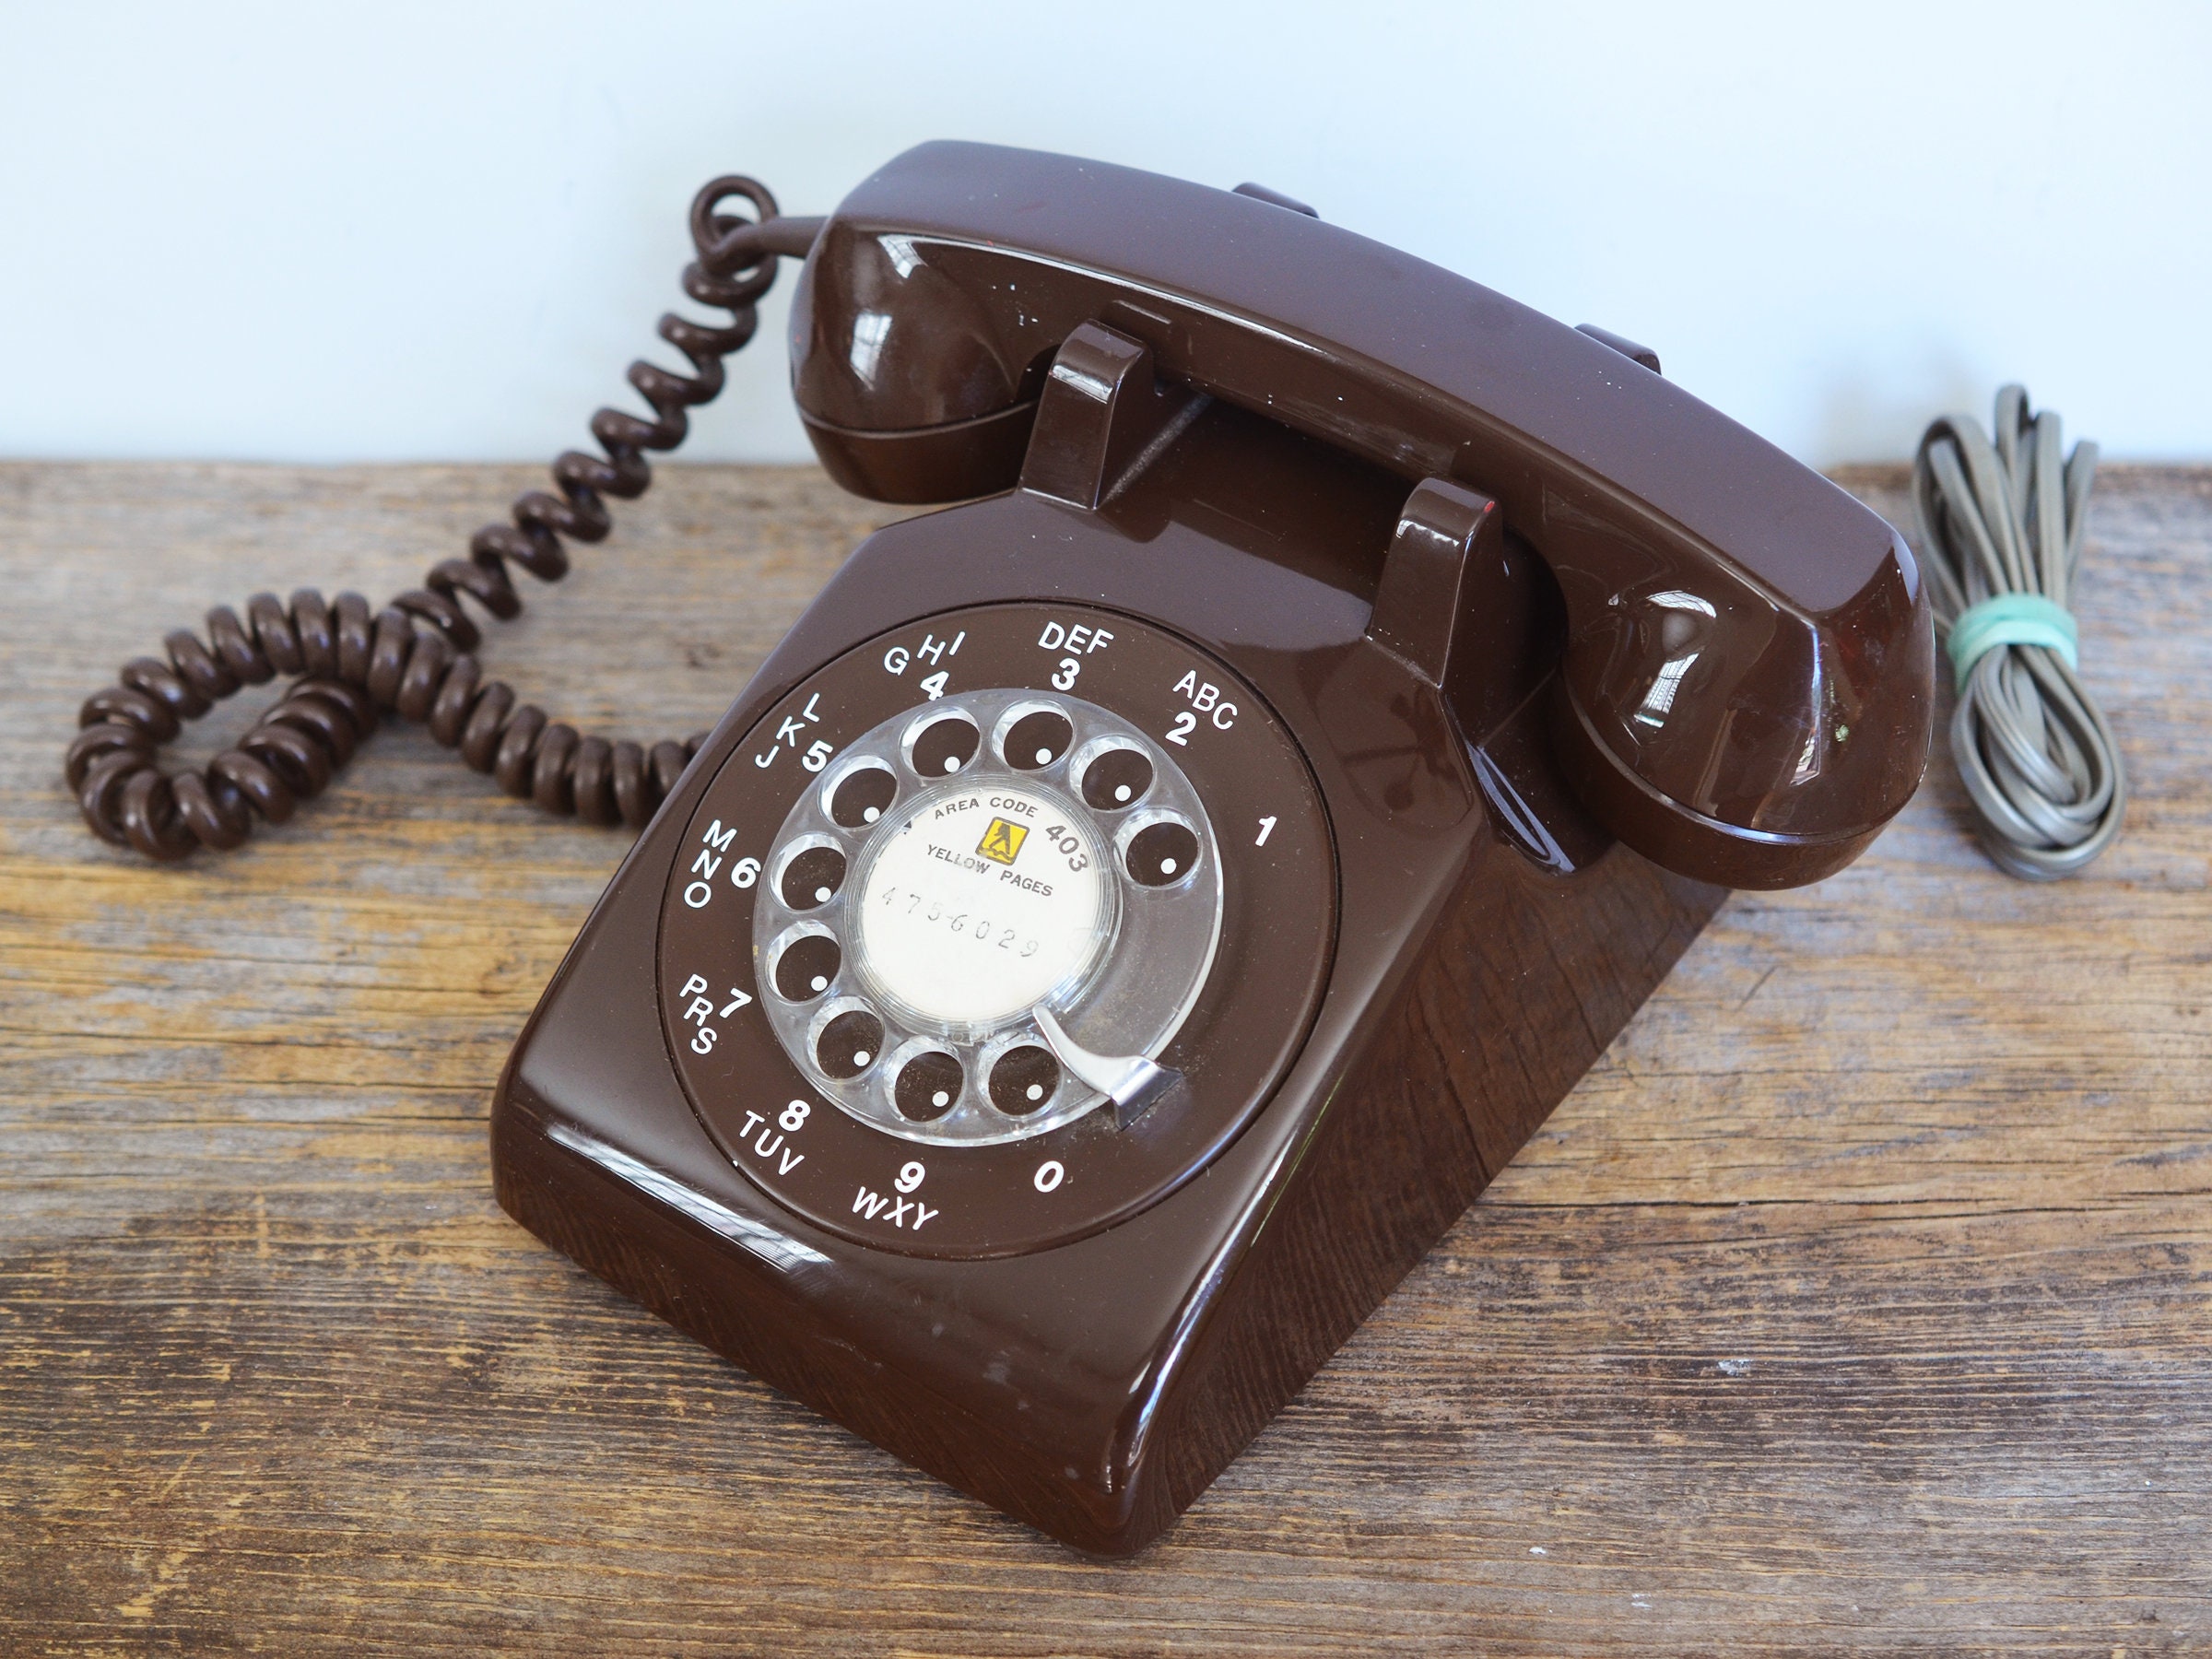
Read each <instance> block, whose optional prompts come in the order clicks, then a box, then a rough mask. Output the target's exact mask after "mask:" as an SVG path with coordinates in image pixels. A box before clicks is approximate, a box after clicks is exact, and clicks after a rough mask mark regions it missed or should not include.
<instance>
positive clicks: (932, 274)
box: [792, 144, 1934, 888]
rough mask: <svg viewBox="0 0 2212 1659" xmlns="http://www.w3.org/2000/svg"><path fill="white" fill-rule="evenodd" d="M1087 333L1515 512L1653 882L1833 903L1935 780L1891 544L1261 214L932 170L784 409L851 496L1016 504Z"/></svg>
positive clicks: (1730, 430)
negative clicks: (1057, 377)
mask: <svg viewBox="0 0 2212 1659" xmlns="http://www.w3.org/2000/svg"><path fill="white" fill-rule="evenodd" d="M1091 321H1104V322H1107V323H1109V324H1111V325H1112V327H1114V328H1115V329H1117V330H1120V331H1122V332H1124V333H1126V334H1129V335H1135V336H1137V337H1140V338H1142V339H1143V341H1144V343H1145V344H1146V345H1147V347H1149V348H1150V349H1151V351H1152V353H1153V357H1154V361H1155V364H1156V367H1157V371H1158V372H1159V374H1160V376H1161V377H1162V378H1163V379H1165V380H1168V381H1171V382H1180V383H1181V384H1183V385H1186V386H1189V387H1192V388H1194V389H1196V390H1198V391H1201V392H1204V393H1206V394H1211V395H1213V396H1215V397H1218V398H1220V399H1222V400H1224V401H1226V402H1228V403H1231V404H1235V405H1238V406H1241V407H1243V408H1246V409H1249V410H1252V411H1253V412H1255V413H1258V414H1261V415H1264V416H1266V417H1268V418H1272V419H1275V420H1277V421H1279V422H1281V423H1283V424H1284V425H1286V426H1288V427H1290V428H1292V429H1297V430H1299V431H1302V432H1305V433H1307V434H1309V435H1311V436H1312V437H1315V438H1318V439H1321V440H1323V441H1326V442H1329V443H1332V444H1335V445H1336V446H1338V447H1340V448H1342V449H1345V450H1347V451H1349V452H1351V453H1354V454H1357V455H1359V456H1361V457H1363V458H1365V459H1368V460H1370V461H1372V462H1374V463H1377V464H1379V465H1382V466H1385V467H1387V468H1389V469H1391V470H1393V471H1395V472H1397V473H1398V474H1400V475H1401V476H1402V477H1406V479H1407V480H1408V482H1409V484H1412V483H1418V482H1419V481H1420V480H1422V479H1424V478H1438V479H1443V480H1451V481H1455V482H1457V483H1459V484H1462V485H1465V486H1466V487H1468V488H1473V489H1476V490H1478V491H1480V492H1482V493H1483V494H1485V495H1488V496H1489V497H1492V498H1494V499H1495V500H1497V501H1498V502H1499V503H1500V506H1501V507H1502V509H1503V511H1504V514H1505V522H1506V525H1507V527H1508V528H1509V529H1511V530H1512V532H1513V533H1514V534H1516V535H1519V536H1520V537H1522V538H1523V539H1524V540H1525V541H1526V542H1527V543H1529V544H1530V545H1532V546H1533V547H1535V550H1536V551H1537V553H1538V554H1539V555H1541V556H1542V557H1543V558H1544V559H1546V560H1547V563H1548V564H1549V565H1550V567H1551V570H1552V571H1553V574H1554V575H1555V576H1556V578H1557V579H1558V582H1559V590H1560V593H1561V594H1562V596H1563V598H1564V600H1565V605H1566V610H1567V640H1566V649H1565V655H1564V658H1563V661H1562V664H1561V675H1560V687H1561V694H1560V697H1559V708H1558V711H1557V719H1556V720H1555V723H1554V728H1555V733H1556V737H1557V745H1558V749H1559V758H1560V759H1561V762H1562V764H1563V765H1564V767H1565V769H1566V771H1567V772H1568V775H1569V776H1570V778H1571V780H1572V781H1573V782H1574V784H1575V786H1576V789H1577V791H1578V793H1579V794H1581V795H1582V796H1583V800H1584V801H1585V803H1586V804H1587V805H1588V806H1590V807H1591V808H1592V810H1593V811H1594V813H1596V815H1597V816H1598V817H1599V818H1601V819H1602V820H1603V821H1604V822H1605V823H1606V826H1607V827H1608V828H1609V829H1611V830H1613V832H1614V833H1615V834H1617V835H1618V836H1619V837H1620V838H1621V839H1622V840H1623V841H1627V842H1628V843H1629V844H1630V845H1631V846H1633V847H1635V848H1636V849H1637V850H1638V851H1639V852H1641V853H1644V854H1646V855H1647V856H1649V857H1651V858H1653V860H1655V861H1656V862H1658V863H1660V864H1662V865H1666V866H1667V867H1669V868H1671V869H1675V870H1677V871H1679V872H1681V873H1683V874H1686V875H1689V876H1692V877H1699V878H1700V879H1704V880H1708V881H1713V882H1718V883H1722V884H1725V885H1728V886H1735V887H1750V888H1771V887H1788V886H1794V885H1797V884H1800V883H1804V882H1808V881H1814V880H1818V879H1819V878H1820V877H1824V876H1827V875H1830V874H1831V873H1832V872H1834V871H1835V870H1837V869H1840V868H1841V867H1842V866H1843V865H1846V864H1848V863H1850V862H1851V860H1852V859H1853V858H1854V857H1856V856H1857V854H1858V853H1860V852H1861V851H1862V850H1864V848H1865V846H1866V844H1867V843H1868V842H1869V841H1872V840H1873V838H1874V836H1875V835H1876V834H1877V833H1878V832H1879V831H1880V830H1881V829H1882V828H1883V826H1884V825H1886V824H1887V823H1888V821H1889V819H1890V818H1893V817H1894V816H1895V815H1896V813H1897V812H1898V811H1899V810H1900V808H1901V807H1902V806H1904V804H1905V802H1906V801H1907V800H1908V799H1909V798H1910V797H1911V795H1912V792H1913V790H1914V788H1915V787H1917V785H1918V783H1919V780H1920V774H1921V771H1922V768H1923V766H1924V762H1925V759H1926V753H1927V744H1928V732H1929V721H1930V706H1931V701H1932V695H1933V692H1932V686H1933V665H1934V636H1933V630H1932V626H1931V623H1930V619H1929V610H1928V600H1927V594H1926V593H1925V591H1924V587H1923V584H1922V582H1921V579H1920V574H1919V571H1918V569H1917V567H1916V565H1915V564H1914V562H1913V559H1912V553H1911V551H1910V549H1909V548H1907V547H1906V546H1905V543H1904V541H1903V539H1902V537H1900V535H1898V534H1897V532H1896V531H1895V530H1893V529H1892V528H1891V527H1890V526H1889V525H1888V524H1886V523H1884V522H1883V521H1882V520H1881V519H1880V518H1879V517H1877V515H1876V514H1874V513H1873V512H1869V511H1868V510H1867V509H1866V508H1865V507H1863V506H1861V505H1860V504H1859V503H1858V502H1857V501H1855V500H1853V499H1852V498H1851V497H1849V496H1848V495H1846V494H1845V493H1844V492H1843V491H1842V490H1841V489H1839V488H1836V487H1835V486H1834V485H1832V484H1830V483H1829V482H1828V480H1826V479H1824V478H1822V477H1820V476H1819V475H1818V474H1817V473H1815V472H1813V471H1811V470H1810V469H1809V468H1806V467H1805V466H1803V465H1800V464H1798V463H1797V462H1795V461H1793V460H1792V459H1791V458H1790V457H1788V456H1787V455H1784V454H1783V453H1782V452H1781V451H1779V450H1777V449H1775V448H1774V447H1773V446H1772V445H1771V444H1769V443H1767V442H1766V441H1763V440H1762V439H1760V438H1759V437H1757V436H1756V435H1755V434H1753V433H1751V432H1749V431H1747V430H1746V429H1744V428H1742V427H1740V426H1738V425H1736V424H1735V422H1733V421H1731V420H1729V419H1728V418H1726V417H1724V416H1723V415H1721V414H1720V413H1718V412H1717V411H1716V410H1713V409H1712V408H1711V407H1709V406H1706V405H1705V404H1703V403H1700V401H1699V400H1697V399H1696V398H1695V397H1693V396H1691V395H1690V394H1688V393H1687V392H1685V391H1683V390H1682V389H1681V388H1680V387H1678V386H1676V385H1674V384H1673V383H1671V382H1667V381H1665V380H1664V379H1662V378H1660V376H1659V375H1657V374H1656V373H1654V372H1653V371H1651V370H1650V369H1649V368H1647V367H1645V366H1643V365H1642V364H1641V363H1639V362H1637V361H1635V360H1633V359H1632V358H1631V357H1630V356H1629V355H1627V354H1624V352H1623V351H1622V350H1620V349H1619V348H1618V346H1617V345H1616V344H1615V343H1612V342H1608V341H1606V339H1605V338H1604V337H1603V336H1602V335H1592V334H1587V333H1583V332H1579V331H1577V330H1574V329H1571V328H1569V327H1567V326H1566V325H1564V324H1559V323H1557V322H1554V321H1553V320H1552V319H1550V318H1548V317H1545V316H1543V315H1541V314H1539V313H1538V312H1534V311H1532V310H1530V309H1529V308H1527V307H1525V306H1523V305H1520V304H1518V303H1516V302H1515V301H1513V300H1509V299H1506V298H1505V297H1504V296H1502V295H1500V294H1497V293H1493V292H1491V291H1490V290H1488V289H1487V288H1481V287H1479V286H1478V285H1477V284H1475V283H1472V282H1469V281H1467V280H1466V279H1465V278H1464V277H1456V276H1453V274H1451V273H1450V272H1447V271H1443V270H1441V269H1439V268H1438V267H1436V266H1434V265H1428V264H1426V263H1425V262H1423V261H1421V260H1418V259H1415V258H1413V257H1412V256H1410V255H1408V254H1406V253H1399V252H1397V251H1395V250H1394V249H1390V248H1387V247H1384V246H1382V245H1381V244H1379V243H1376V242H1372V241H1368V240H1367V239H1365V238H1363V237H1360V236H1358V235H1355V234H1354V233H1352V232H1350V231H1348V230H1346V229H1341V228H1340V227H1336V226H1332V225H1329V224H1326V223H1324V222H1323V221H1320V220H1318V219H1315V218H1311V217H1308V216H1307V215H1305V214H1302V213H1300V212H1296V211H1291V210H1288V209H1286V208H1285V207H1283V206H1277V205H1275V204H1274V203H1272V202H1271V201H1269V200H1266V199H1261V198H1256V197H1254V196H1252V195H1248V194H1236V193H1232V192H1228V191H1217V190H1211V189H1207V188H1206V187H1205V186H1202V185H1195V184H1189V183H1185V182H1179V181H1176V180H1171V179H1167V178H1162V177H1159V176H1156V175H1153V174H1148V173H1142V172H1137V171H1132V170H1129V169H1124V168H1114V167H1108V166H1103V165H1100V164H1099V163H1096V162H1085V161H1077V160H1074V159H1068V158H1065V157H1059V156H1052V155H1045V154H1041V153H1038V152H1032V151H1026V150H1015V149H1006V148H1001V147H994V146H987V145H970V144H931V145H924V146H922V147H919V148H916V149H913V150H910V151H908V152H907V153H906V154H905V155H903V156H900V157H899V158H898V159H895V160H893V161H892V162H890V163H889V164H888V165H887V166H886V167H884V168H883V169H881V170H880V171H877V173H876V174H875V175H874V176H873V177H871V178H870V179H868V180H867V181H866V182H864V183H863V184H862V185H861V186H860V187H859V188H858V189H857V190H855V191H854V192H853V194H851V195H850V196H848V197H847V198H846V200H845V201H844V203H843V204H842V205H841V206H840V207H839V208H838V210H837V212H836V213H835V214H833V215H832V216H830V219H829V221H828V223H827V225H826V226H825V228H824V229H823V231H822V233H821V235H820V236H819V237H818V239H817V241H815V243H814V251H813V253H811V255H810V256H809V258H808V261H807V265H806V273H805V276H804V277H803V279H802V282H801V285H800V289H799V293H798V296H797V298H796V300H794V311H793V320H792V347H793V386H794V394H795V396H796V398H797V401H798V404H799V408H800V412H801V414H802V416H803V417H804V418H805V419H806V425H807V430H808V433H809V436H810V437H811V438H812V440H813V441H814V443H815V446H816V449H817V451H818V453H819V454H820V455H821V457H822V460H823V462H824V464H825V465H827V466H828V467H829V469H830V472H831V473H832V474H833V475H834V476H836V477H838V478H839V480H840V481H841V482H842V483H844V484H845V485H846V486H847V487H848V488H853V489H856V490H859V491H860V492H862V493H864V494H867V495H871V496H875V497H877V498H878V499H884V500H907V501H920V500H958V499H961V498H964V497H969V496H974V495H980V494H983V493H986V492H989V491H992V490H996V489H1001V488H1008V487H1010V486H1011V485H1012V484H1013V483H1014V482H1015V479H1016V477H1017V475H1018V472H1019V468H1020V465H1021V458H1022V454H1023V453H1024V450H1025V448H1026V446H1027V442H1028V439H1029V434H1030V424H1031V422H1032V421H1033V419H1034V418H1035V413H1036V408H1037V402H1036V399H1037V393H1038V389H1039V386H1040V384H1041V377H1042V375H1043V373H1044V371H1045V370H1046V368H1047V367H1048V366H1049V365H1050V364H1051V362H1052V361H1053V356H1054V354H1055V352H1057V350H1058V349H1059V347H1061V345H1062V344H1063V343H1064V342H1065V340H1066V338H1067V337H1068V335H1070V334H1071V333H1073V332H1074V331H1075V330H1076V329H1077V328H1078V327H1080V326H1081V325H1082V324H1085V323H1086V322H1091Z"/></svg>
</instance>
